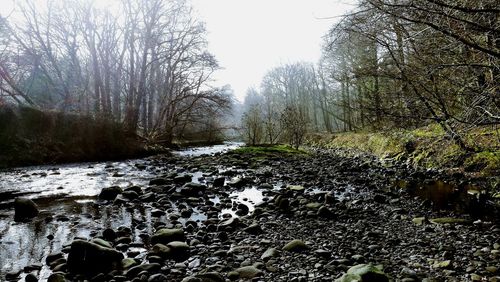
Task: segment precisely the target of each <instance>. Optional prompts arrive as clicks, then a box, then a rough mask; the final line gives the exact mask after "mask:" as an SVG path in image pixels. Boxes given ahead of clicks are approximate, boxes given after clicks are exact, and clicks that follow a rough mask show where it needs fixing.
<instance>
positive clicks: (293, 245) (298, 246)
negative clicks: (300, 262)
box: [282, 239, 310, 252]
mask: <svg viewBox="0 0 500 282" xmlns="http://www.w3.org/2000/svg"><path fill="white" fill-rule="evenodd" d="M309 248H310V247H309V246H308V245H306V244H305V243H304V242H302V241H301V240H297V239H295V240H292V241H290V242H288V243H287V244H286V245H285V246H284V247H283V248H282V250H284V251H288V252H302V251H306V250H308V249H309Z"/></svg>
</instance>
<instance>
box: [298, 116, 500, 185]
mask: <svg viewBox="0 0 500 282" xmlns="http://www.w3.org/2000/svg"><path fill="white" fill-rule="evenodd" d="M460 134H461V136H462V137H463V139H464V140H465V142H466V143H467V144H468V146H470V147H472V148H474V149H475V151H474V152H469V151H464V150H462V149H461V148H460V147H459V146H458V145H457V144H455V143H454V142H453V141H452V140H450V138H447V137H446V134H445V132H444V130H443V129H442V128H441V127H440V126H439V125H438V124H430V125H427V126H424V127H420V128H417V129H413V130H392V131H385V132H373V133H369V132H358V133H353V132H348V133H339V134H315V135H312V136H310V137H309V138H308V142H307V144H308V145H313V146H319V147H324V148H344V149H355V150H360V151H364V152H368V153H372V154H374V155H376V156H378V157H381V158H395V159H398V160H402V159H404V160H408V161H409V162H410V163H411V164H413V165H414V166H419V167H425V168H444V169H447V168H448V169H458V170H462V171H466V172H470V173H474V174H475V175H478V176H497V175H499V174H500V142H499V139H498V134H497V132H496V130H495V129H494V128H491V127H478V128H473V129H468V130H462V131H461V132H460Z"/></svg>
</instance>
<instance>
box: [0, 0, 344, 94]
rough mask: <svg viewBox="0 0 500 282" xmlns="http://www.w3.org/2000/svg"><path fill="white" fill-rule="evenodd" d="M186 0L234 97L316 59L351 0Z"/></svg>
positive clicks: (9, 3)
mask: <svg viewBox="0 0 500 282" xmlns="http://www.w3.org/2000/svg"><path fill="white" fill-rule="evenodd" d="M166 1H168V0H166ZM190 1H191V3H192V5H193V7H194V9H195V11H196V15H197V16H199V17H200V19H201V20H202V21H204V22H205V23H206V27H207V30H208V35H207V39H208V42H209V50H210V51H211V52H212V53H213V54H214V55H215V57H216V58H217V60H218V61H219V64H220V66H221V67H222V68H223V69H222V70H219V71H217V73H216V74H215V76H214V79H215V81H214V84H215V85H218V86H222V85H225V84H230V85H231V87H232V88H233V90H234V94H235V95H236V98H237V99H238V100H240V101H242V100H243V98H244V96H245V94H246V91H247V89H248V88H249V87H256V88H257V89H258V88H259V86H260V82H261V80H262V77H263V76H264V75H265V73H266V72H267V71H269V70H270V69H271V68H273V67H275V66H278V65H279V64H282V63H293V62H298V61H306V62H313V63H316V62H318V60H319V58H320V55H321V43H322V36H323V35H325V34H326V32H327V31H328V29H329V28H330V27H331V26H332V25H333V24H334V23H335V22H336V21H337V20H338V18H336V17H337V16H340V15H342V14H344V13H346V12H347V11H348V10H349V9H351V8H353V6H352V4H349V3H352V2H353V0H190ZM0 2H1V4H0V14H1V15H2V16H6V15H7V14H8V13H9V12H10V11H12V8H13V6H14V4H13V3H15V0H0ZM39 2H41V3H43V2H44V1H39ZM96 3H98V4H101V3H109V0H96ZM324 18H328V19H324Z"/></svg>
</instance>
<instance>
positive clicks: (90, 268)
mask: <svg viewBox="0 0 500 282" xmlns="http://www.w3.org/2000/svg"><path fill="white" fill-rule="evenodd" d="M122 259H123V254H122V253H120V252H118V251H117V250H114V249H111V248H106V247H103V246H100V245H98V244H95V243H91V242H86V241H83V240H75V241H73V243H72V244H71V249H70V252H69V255H68V262H67V267H68V271H69V272H71V273H78V274H85V275H88V276H90V277H92V276H94V275H96V274H98V273H108V272H110V271H112V270H113V269H118V268H120V267H121V262H122Z"/></svg>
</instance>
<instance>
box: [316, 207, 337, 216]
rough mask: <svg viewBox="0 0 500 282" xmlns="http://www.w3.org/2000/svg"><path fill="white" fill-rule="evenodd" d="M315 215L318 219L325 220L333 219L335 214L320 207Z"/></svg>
mask: <svg viewBox="0 0 500 282" xmlns="http://www.w3.org/2000/svg"><path fill="white" fill-rule="evenodd" d="M317 215H318V217H321V218H326V219H332V218H334V217H335V214H334V213H333V212H332V211H331V210H330V209H328V208H327V207H325V206H321V207H320V208H319V209H318V212H317Z"/></svg>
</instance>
